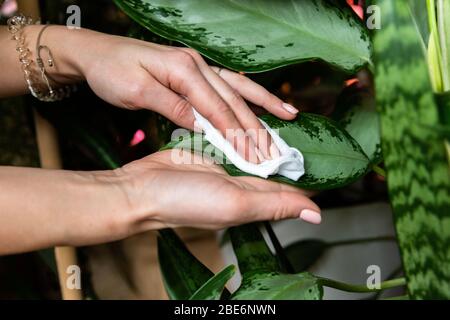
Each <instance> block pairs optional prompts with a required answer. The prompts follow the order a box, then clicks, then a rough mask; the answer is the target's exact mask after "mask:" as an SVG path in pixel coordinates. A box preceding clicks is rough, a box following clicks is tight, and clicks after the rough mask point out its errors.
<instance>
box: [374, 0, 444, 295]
mask: <svg viewBox="0 0 450 320" xmlns="http://www.w3.org/2000/svg"><path fill="white" fill-rule="evenodd" d="M374 4H376V5H378V6H379V7H380V11H381V12H382V14H383V28H381V29H380V30H377V31H376V32H375V37H374V49H375V54H374V58H375V86H376V93H377V97H376V98H377V106H378V107H379V109H380V117H381V133H382V149H383V156H384V163H385V167H386V170H387V182H388V189H389V196H390V199H391V204H392V208H393V212H394V220H395V227H396V231H397V237H398V241H399V246H400V251H401V257H402V260H403V266H404V270H405V274H406V278H407V286H408V293H409V295H410V296H411V298H412V299H449V298H450V268H449V267H448V261H450V251H449V250H448V248H449V247H450V210H449V208H450V173H449V167H448V163H447V158H446V151H445V148H444V138H443V137H442V132H440V131H439V130H438V127H439V125H440V120H439V115H438V110H437V106H436V103H435V99H434V96H433V91H432V87H431V83H430V78H429V73H428V66H427V63H426V59H425V58H424V55H423V49H422V44H421V35H420V34H419V32H418V30H417V27H416V23H415V22H414V20H413V18H412V16H411V12H412V11H411V8H410V7H409V6H408V2H404V1H391V0H377V1H375V2H374Z"/></svg>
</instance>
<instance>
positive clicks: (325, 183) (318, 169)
mask: <svg viewBox="0 0 450 320" xmlns="http://www.w3.org/2000/svg"><path fill="white" fill-rule="evenodd" d="M261 118H262V119H263V120H264V121H266V123H267V124H268V125H269V126H270V127H271V128H272V129H278V130H279V131H278V132H279V134H280V137H281V138H283V139H284V140H285V141H286V143H287V144H288V145H290V146H291V147H295V148H297V149H298V150H300V151H301V152H302V153H303V156H304V159H305V175H304V176H302V177H301V178H300V179H299V180H298V181H293V180H290V179H287V178H285V177H282V176H278V175H275V176H271V177H269V179H271V180H273V181H277V182H282V183H286V184H290V185H293V186H295V187H299V188H304V189H315V190H325V189H333V188H338V187H342V186H344V185H347V184H349V183H352V182H354V181H355V180H357V179H359V178H360V177H362V176H363V175H364V174H365V173H366V172H367V170H368V168H369V165H370V161H369V159H368V158H367V156H366V155H365V154H364V152H363V151H362V149H361V147H360V146H359V144H358V143H357V142H356V141H355V140H354V139H353V138H352V137H351V136H350V135H349V134H348V133H347V132H346V131H345V130H343V129H342V128H341V127H340V126H339V125H338V124H337V123H336V122H334V121H333V120H331V119H328V118H325V117H323V116H319V115H314V114H308V113H301V114H300V115H299V116H298V118H297V119H295V120H293V121H284V120H280V119H278V118H276V117H274V116H272V115H264V116H262V117H261ZM193 136H194V135H190V136H187V137H184V139H182V140H181V141H172V142H170V143H169V144H168V145H167V146H165V147H164V148H163V150H166V149H172V148H178V149H181V148H182V149H185V150H193V151H196V152H202V151H204V150H205V149H206V148H208V149H210V150H214V148H213V147H212V146H211V145H210V144H209V143H208V142H207V141H206V140H204V139H202V143H201V144H198V145H195V144H194V143H192V137H193ZM197 137H199V136H197ZM199 140H200V138H199ZM214 154H216V155H220V154H221V152H220V151H218V150H215V151H214ZM222 166H223V167H224V168H225V170H226V171H227V172H228V173H229V174H230V175H232V176H243V175H249V174H248V173H245V172H243V171H241V170H239V169H238V168H236V167H235V166H234V165H232V164H228V163H226V162H225V163H224V164H222Z"/></svg>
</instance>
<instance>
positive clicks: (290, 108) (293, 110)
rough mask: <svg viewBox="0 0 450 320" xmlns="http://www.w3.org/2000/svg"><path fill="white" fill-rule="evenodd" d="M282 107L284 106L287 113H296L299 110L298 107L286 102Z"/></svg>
mask: <svg viewBox="0 0 450 320" xmlns="http://www.w3.org/2000/svg"><path fill="white" fill-rule="evenodd" d="M283 108H285V109H286V110H287V111H288V112H289V113H292V114H297V113H298V112H299V111H298V109H296V108H294V107H293V106H291V105H290V104H288V103H283Z"/></svg>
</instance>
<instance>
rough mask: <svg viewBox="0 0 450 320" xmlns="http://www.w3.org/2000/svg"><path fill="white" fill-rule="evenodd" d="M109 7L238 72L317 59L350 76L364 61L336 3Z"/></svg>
mask: <svg viewBox="0 0 450 320" xmlns="http://www.w3.org/2000/svg"><path fill="white" fill-rule="evenodd" d="M115 2H116V3H117V5H118V6H119V7H120V8H122V9H123V10H124V11H125V12H126V13H127V14H128V15H129V16H130V17H132V18H133V19H134V20H136V21H137V22H139V23H140V24H141V25H143V26H144V27H146V28H148V29H150V30H151V31H153V32H155V33H157V34H159V35H160V36H163V37H165V38H168V39H171V40H176V41H179V42H181V43H184V44H186V45H187V46H189V47H192V48H195V49H197V50H198V51H200V52H201V53H202V54H204V55H205V56H207V57H209V58H210V59H212V60H215V61H217V62H218V63H220V64H222V65H224V66H226V67H228V68H231V69H235V70H238V71H246V72H260V71H266V70H270V69H274V68H277V67H281V66H284V65H289V64H292V63H297V62H301V61H305V60H312V59H321V60H324V61H327V62H329V63H330V64H332V65H334V66H337V67H339V68H342V69H344V70H347V71H349V72H353V71H355V70H356V69H358V68H360V67H361V66H363V65H365V64H366V63H368V62H369V61H370V56H371V47H370V41H369V37H368V34H367V31H366V30H365V28H364V27H363V26H362V24H361V23H360V21H359V19H358V18H357V17H356V15H355V14H354V13H353V12H352V11H351V10H350V8H349V7H348V6H347V5H346V4H345V3H342V1H326V0H314V1H313V0H308V1H303V0H292V1H278V0H246V1H237V0H208V1H204V0H203V1H202V0H183V1H179V0H115Z"/></svg>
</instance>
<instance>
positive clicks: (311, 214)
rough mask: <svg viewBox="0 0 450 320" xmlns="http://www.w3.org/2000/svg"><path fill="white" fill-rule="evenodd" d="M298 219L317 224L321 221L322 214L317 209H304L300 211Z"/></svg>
mask: <svg viewBox="0 0 450 320" xmlns="http://www.w3.org/2000/svg"><path fill="white" fill-rule="evenodd" d="M300 219H302V220H305V221H306V222H309V223H313V224H319V223H320V222H321V221H322V216H321V215H320V213H319V212H317V211H313V210H310V209H304V210H302V212H301V213H300Z"/></svg>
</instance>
